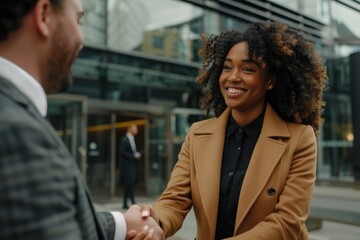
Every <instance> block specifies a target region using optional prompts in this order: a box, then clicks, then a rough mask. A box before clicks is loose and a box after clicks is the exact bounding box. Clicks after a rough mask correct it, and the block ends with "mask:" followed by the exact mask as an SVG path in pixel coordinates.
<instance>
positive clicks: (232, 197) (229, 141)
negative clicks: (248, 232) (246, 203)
mask: <svg viewBox="0 0 360 240" xmlns="http://www.w3.org/2000/svg"><path fill="white" fill-rule="evenodd" d="M264 114H265V110H264V111H263V112H262V113H261V114H260V115H259V116H258V117H257V118H256V119H255V120H254V121H252V122H251V123H249V124H248V125H246V126H244V127H243V128H242V129H243V139H242V141H241V146H240V145H239V143H238V141H237V140H236V138H235V134H236V131H237V130H238V128H239V126H238V125H237V124H236V122H235V120H234V119H233V117H232V116H231V115H230V117H229V121H228V124H227V128H226V138H225V143H224V152H223V158H222V164H221V179H220V196H219V206H218V218H217V225H216V239H223V238H227V237H231V236H233V234H234V228H235V220H236V212H237V205H238V201H239V197H240V190H241V186H242V183H243V180H244V176H245V173H246V170H247V168H248V165H249V162H250V158H251V155H252V153H253V150H254V148H255V145H256V142H257V140H258V138H259V136H260V132H261V128H262V125H263V120H264Z"/></svg>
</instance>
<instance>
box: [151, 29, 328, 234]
mask: <svg viewBox="0 0 360 240" xmlns="http://www.w3.org/2000/svg"><path fill="white" fill-rule="evenodd" d="M202 44H203V47H202V49H201V51H200V55H201V56H202V58H203V68H202V70H201V71H200V75H199V78H198V81H199V83H200V84H201V86H202V88H203V90H204V96H203V99H202V107H203V108H204V109H206V111H207V112H208V113H209V112H213V113H214V114H215V117H214V118H211V119H208V120H204V121H200V122H197V123H194V124H193V125H192V127H191V129H190V130H189V132H188V134H187V136H186V139H185V142H184V143H183V145H182V148H181V151H180V153H179V159H178V162H177V164H176V166H175V168H174V170H173V173H172V175H171V179H170V181H169V183H168V186H167V188H166V189H165V191H164V192H163V194H162V195H161V197H160V198H159V199H158V200H157V201H156V202H155V204H154V206H153V211H154V213H155V214H156V217H157V218H158V220H159V223H160V226H161V227H162V228H163V230H164V233H165V235H166V236H167V237H168V236H171V235H173V234H174V233H175V232H176V231H177V230H178V229H179V228H180V227H181V225H182V223H183V221H184V218H185V217H186V214H187V213H188V212H189V210H190V209H191V207H194V212H195V215H196V221H197V236H196V239H197V240H208V239H224V238H228V239H239V240H243V239H248V240H260V239H266V240H269V239H270V240H272V239H274V240H280V239H284V240H285V239H286V240H289V239H291V240H293V239H308V232H307V229H306V226H305V221H306V219H307V217H308V214H309V209H310V203H311V198H312V193H313V188H314V183H315V172H316V157H317V156H316V155H317V152H316V132H317V130H318V128H319V124H320V115H321V112H322V109H323V106H324V103H323V100H322V92H323V89H324V87H325V83H326V80H327V75H326V72H325V68H324V65H323V61H322V59H321V58H320V56H319V55H318V54H317V53H316V52H315V50H314V48H313V46H312V45H311V44H310V43H309V42H308V41H307V40H306V39H305V38H304V37H303V36H302V35H301V34H299V33H298V32H297V31H296V30H293V29H290V28H289V27H288V26H287V25H285V24H281V23H253V24H251V25H250V26H249V27H248V29H247V30H246V31H245V32H244V33H241V32H238V31H227V32H223V33H221V34H220V35H218V36H214V35H212V36H211V37H210V38H206V37H203V41H202ZM239 136H240V137H239Z"/></svg>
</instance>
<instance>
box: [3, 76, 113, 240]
mask: <svg viewBox="0 0 360 240" xmlns="http://www.w3.org/2000/svg"><path fill="white" fill-rule="evenodd" d="M114 233H115V222H114V219H113V217H112V215H111V214H110V213H109V212H102V213H95V210H94V207H93V205H92V201H91V197H90V194H89V191H88V189H87V187H86V184H85V183H84V181H83V179H82V176H81V174H80V171H79V169H78V167H77V165H76V163H75V161H74V160H73V159H72V157H71V156H70V153H69V152H68V150H67V148H66V146H65V145H64V144H63V142H62V141H61V139H59V138H58V137H57V135H56V133H55V131H54V129H53V128H52V126H51V125H50V124H49V123H48V122H47V120H46V119H44V118H43V117H42V116H41V115H40V113H39V112H38V111H37V109H36V108H35V106H34V105H33V104H32V103H31V102H30V101H29V99H28V98H27V97H26V96H24V95H23V94H22V93H21V92H20V91H19V90H18V89H17V88H16V87H15V86H13V84H11V83H10V82H9V81H8V80H6V79H3V78H1V77H0V239H2V240H7V239H12V240H14V239H21V240H26V239H37V240H41V239H47V240H48V239H49V240H52V239H64V240H65V239H66V240H68V239H70V240H71V239H86V240H91V239H113V238H114Z"/></svg>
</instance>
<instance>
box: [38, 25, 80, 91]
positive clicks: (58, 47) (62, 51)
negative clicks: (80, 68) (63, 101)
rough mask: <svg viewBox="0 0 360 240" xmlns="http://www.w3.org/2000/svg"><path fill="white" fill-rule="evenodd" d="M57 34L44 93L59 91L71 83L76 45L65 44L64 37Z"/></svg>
mask: <svg viewBox="0 0 360 240" xmlns="http://www.w3.org/2000/svg"><path fill="white" fill-rule="evenodd" d="M58 33H59V34H56V35H57V37H55V38H54V42H53V47H52V50H51V58H50V60H49V64H48V77H47V78H46V83H45V84H44V85H45V87H44V88H45V92H46V94H54V93H60V92H64V91H66V90H68V89H69V88H70V87H71V85H72V83H73V79H72V74H71V66H72V63H73V61H74V59H75V58H76V56H77V51H76V47H75V46H73V47H71V46H69V45H71V44H66V41H65V40H66V39H65V37H64V36H63V35H62V36H61V34H62V32H61V31H60V30H58Z"/></svg>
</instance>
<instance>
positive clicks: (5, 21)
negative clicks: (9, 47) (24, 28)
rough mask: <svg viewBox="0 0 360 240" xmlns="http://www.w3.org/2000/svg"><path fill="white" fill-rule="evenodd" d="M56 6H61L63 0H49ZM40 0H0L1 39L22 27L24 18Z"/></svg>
mask: <svg viewBox="0 0 360 240" xmlns="http://www.w3.org/2000/svg"><path fill="white" fill-rule="evenodd" d="M49 1H50V2H51V4H52V5H53V6H54V7H56V8H60V7H61V2H62V1H63V0H49ZM37 2H38V0H0V41H4V40H6V38H7V37H8V36H9V34H10V33H11V32H13V31H16V30H17V29H19V28H20V26H21V24H22V20H23V18H24V17H25V16H26V15H27V14H28V13H29V12H30V11H31V10H32V9H33V8H34V7H35V5H36V3H37Z"/></svg>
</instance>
